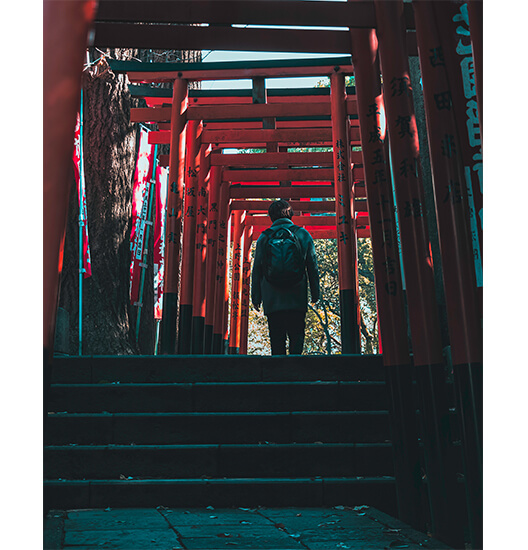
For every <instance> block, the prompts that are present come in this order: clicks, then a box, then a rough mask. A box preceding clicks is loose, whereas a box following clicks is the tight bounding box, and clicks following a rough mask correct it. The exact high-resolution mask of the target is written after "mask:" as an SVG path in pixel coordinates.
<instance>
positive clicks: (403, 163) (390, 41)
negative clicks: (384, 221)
mask: <svg viewBox="0 0 528 550" xmlns="http://www.w3.org/2000/svg"><path fill="white" fill-rule="evenodd" d="M375 7H376V18H377V23H378V26H377V34H378V40H379V53H380V60H381V68H382V72H383V82H384V89H385V93H384V99H385V107H386V111H387V128H388V132H389V138H390V150H391V161H392V167H393V168H392V169H393V175H394V186H395V191H396V202H397V206H398V214H399V216H398V219H399V224H400V235H401V248H402V258H403V268H404V274H405V282H406V289H407V303H408V307H409V321H410V325H411V334H412V350H413V355H414V366H415V370H416V374H417V380H418V388H419V392H420V397H421V410H420V417H421V420H422V425H423V432H424V433H423V440H424V454H425V466H426V473H427V487H428V494H429V503H430V508H431V520H432V532H433V534H434V535H435V536H436V537H437V538H439V539H441V540H443V541H445V542H446V543H448V544H451V545H453V546H455V547H457V545H460V544H462V545H463V531H462V522H461V514H460V513H458V512H457V510H456V505H457V499H456V479H455V469H454V464H453V462H452V459H453V455H452V450H451V448H450V440H451V437H450V430H449V408H448V401H447V391H446V380H445V374H444V365H443V358H442V341H441V333H440V321H439V315H438V310H437V303H436V296H435V288H434V274H433V261H432V255H431V247H430V242H429V234H428V230H427V223H426V218H425V216H426V210H425V200H424V191H423V186H422V179H421V166H420V156H419V145H418V131H417V126H416V119H415V114H414V106H413V99H412V89H411V83H410V82H411V80H410V75H409V63H408V58H407V44H406V38H405V33H406V30H405V21H404V17H403V3H402V2H401V1H391V2H385V1H382V0H375Z"/></svg>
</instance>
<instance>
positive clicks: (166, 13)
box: [96, 0, 376, 28]
mask: <svg viewBox="0 0 528 550" xmlns="http://www.w3.org/2000/svg"><path fill="white" fill-rule="evenodd" d="M96 20H97V21H128V22H136V21H142V22H157V23H173V22H177V23H211V24H215V23H216V24H224V25H230V24H233V25H236V24H238V25H289V26H294V25H302V26H329V27H339V26H343V25H345V22H346V21H349V22H350V21H353V25H354V27H363V28H371V27H374V26H375V25H376V15H375V11H374V4H373V2H371V1H359V2H354V3H348V4H347V3H339V2H336V3H332V4H330V3H329V2H307V1H288V0H271V1H270V0H260V1H259V0H252V1H251V2H248V1H247V0H238V1H218V0H192V1H191V2H189V1H188V0H187V1H177V0H171V1H167V0H149V1H145V0H99V9H98V12H97V17H96Z"/></svg>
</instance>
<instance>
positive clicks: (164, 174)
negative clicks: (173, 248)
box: [154, 166, 169, 319]
mask: <svg viewBox="0 0 528 550" xmlns="http://www.w3.org/2000/svg"><path fill="white" fill-rule="evenodd" d="M168 179H169V169H168V167H165V166H157V169H156V223H155V225H154V319H161V314H162V311H163V278H164V274H165V267H164V266H165V264H164V258H165V210H166V208H167V182H168Z"/></svg>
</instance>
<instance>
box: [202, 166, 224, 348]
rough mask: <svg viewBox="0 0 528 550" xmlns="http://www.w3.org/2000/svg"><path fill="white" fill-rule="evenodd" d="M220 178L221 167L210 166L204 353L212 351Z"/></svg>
mask: <svg viewBox="0 0 528 550" xmlns="http://www.w3.org/2000/svg"><path fill="white" fill-rule="evenodd" d="M221 178H222V169H221V167H220V166H212V167H211V171H210V180H209V204H208V218H207V253H206V279H205V330H204V333H205V334H204V353H212V351H213V348H212V346H213V325H214V308H215V300H216V295H215V286H216V258H217V250H218V243H217V240H218V213H219V204H220V203H219V200H220V181H221Z"/></svg>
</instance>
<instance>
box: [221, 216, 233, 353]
mask: <svg viewBox="0 0 528 550" xmlns="http://www.w3.org/2000/svg"><path fill="white" fill-rule="evenodd" d="M227 220H228V221H227V242H228V243H230V245H229V246H230V247H231V246H232V242H233V216H229V217H228V219H227ZM222 353H223V354H227V353H229V262H226V265H225V277H224V312H223V317H222Z"/></svg>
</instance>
